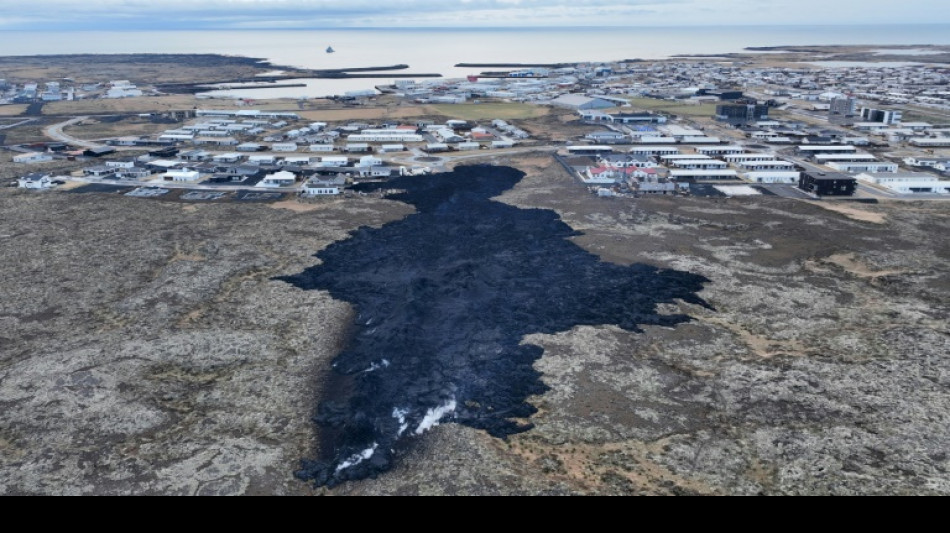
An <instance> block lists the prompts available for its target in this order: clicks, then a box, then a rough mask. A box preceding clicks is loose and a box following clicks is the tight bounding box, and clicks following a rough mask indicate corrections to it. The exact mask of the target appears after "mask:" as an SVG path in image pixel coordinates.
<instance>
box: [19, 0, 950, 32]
mask: <svg viewBox="0 0 950 533" xmlns="http://www.w3.org/2000/svg"><path fill="white" fill-rule="evenodd" d="M749 5H750V4H749V3H748V2H747V1H738V0H716V1H709V0H672V1H670V0H667V1H661V0H80V1H77V0H43V1H42V2H36V3H32V4H31V3H25V2H22V1H20V0H16V1H12V0H0V13H3V14H6V15H0V28H6V29H38V28H46V29H113V28H128V29H143V28H150V27H155V28H156V29H169V28H181V29H192V28H222V29H227V28H261V29H265V28H286V27H298V28H320V27H322V28H333V27H460V26H576V25H581V26H600V25H609V26H624V25H630V26H638V25H677V24H685V25H693V24H706V25H711V24H736V25H741V24H768V23H771V24H788V23H818V24H842V23H844V24H847V23H852V22H902V23H908V22H915V21H916V22H922V23H923V22H931V23H932V22H950V8H948V7H946V2H945V1H944V0H905V1H904V2H901V3H900V4H899V5H897V4H896V3H894V2H892V1H890V0H865V1H863V2H861V1H854V0H838V1H836V2H831V3H829V2H826V1H824V0H760V1H759V2H757V3H756V4H755V8H754V9H750V8H749Z"/></svg>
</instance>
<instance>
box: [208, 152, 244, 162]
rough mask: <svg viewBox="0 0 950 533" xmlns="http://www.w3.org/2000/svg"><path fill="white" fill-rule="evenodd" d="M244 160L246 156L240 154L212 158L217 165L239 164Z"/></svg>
mask: <svg viewBox="0 0 950 533" xmlns="http://www.w3.org/2000/svg"><path fill="white" fill-rule="evenodd" d="M242 159H244V156H243V155H242V154H238V153H228V154H220V155H216V156H214V157H213V158H212V160H213V161H214V162H215V163H237V162H238V161H241V160H242Z"/></svg>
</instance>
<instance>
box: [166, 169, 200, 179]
mask: <svg viewBox="0 0 950 533" xmlns="http://www.w3.org/2000/svg"><path fill="white" fill-rule="evenodd" d="M162 178H163V179H164V180H165V181H175V182H196V181H198V180H199V179H201V173H200V172H198V171H196V170H188V169H184V170H170V171H168V172H166V173H165V175H164V176H162Z"/></svg>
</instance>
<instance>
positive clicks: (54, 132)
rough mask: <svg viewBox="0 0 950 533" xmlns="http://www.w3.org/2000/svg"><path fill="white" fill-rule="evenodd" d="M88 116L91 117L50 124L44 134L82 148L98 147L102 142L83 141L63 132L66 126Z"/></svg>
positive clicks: (82, 118)
mask: <svg viewBox="0 0 950 533" xmlns="http://www.w3.org/2000/svg"><path fill="white" fill-rule="evenodd" d="M88 118H89V117H76V118H74V119H72V120H67V121H66V122H60V123H59V124H53V125H52V126H49V127H48V128H46V129H44V130H43V134H45V135H46V136H47V137H49V138H50V139H53V140H54V141H59V142H63V143H67V144H71V145H74V146H79V147H81V148H97V147H99V146H102V145H101V144H96V143H91V142H89V141H83V140H81V139H77V138H75V137H72V136H69V135H66V134H65V133H63V130H64V129H65V128H68V127H69V126H72V125H74V124H78V123H80V122H82V121H84V120H86V119H88Z"/></svg>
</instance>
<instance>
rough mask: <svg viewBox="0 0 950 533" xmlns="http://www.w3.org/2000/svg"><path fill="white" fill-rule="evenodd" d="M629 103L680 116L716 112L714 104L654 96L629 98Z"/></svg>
mask: <svg viewBox="0 0 950 533" xmlns="http://www.w3.org/2000/svg"><path fill="white" fill-rule="evenodd" d="M629 101H630V105H632V106H633V107H635V108H637V109H643V110H645V111H654V112H659V113H670V114H673V115H679V116H681V117H711V116H713V115H715V114H716V104H700V105H695V104H687V103H681V102H675V101H671V100H657V99H655V98H629Z"/></svg>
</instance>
